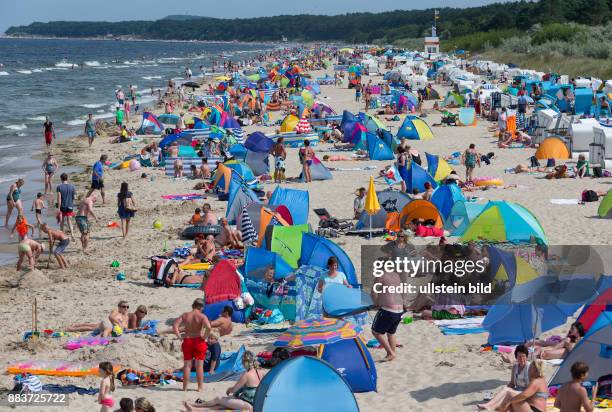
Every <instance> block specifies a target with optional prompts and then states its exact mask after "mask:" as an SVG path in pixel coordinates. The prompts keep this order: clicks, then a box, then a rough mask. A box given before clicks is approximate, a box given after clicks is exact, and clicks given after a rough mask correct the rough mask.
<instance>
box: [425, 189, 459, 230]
mask: <svg viewBox="0 0 612 412" xmlns="http://www.w3.org/2000/svg"><path fill="white" fill-rule="evenodd" d="M455 202H465V197H464V196H463V192H461V189H459V186H457V185H456V184H455V183H450V184H446V185H440V186H438V188H437V189H436V190H434V192H433V194H432V195H431V203H433V204H434V205H435V206H436V207H437V208H438V211H439V212H440V215H441V216H442V218H443V219H444V220H445V221H446V219H447V218H448V216H449V215H450V212H451V209H452V208H453V205H454V204H455Z"/></svg>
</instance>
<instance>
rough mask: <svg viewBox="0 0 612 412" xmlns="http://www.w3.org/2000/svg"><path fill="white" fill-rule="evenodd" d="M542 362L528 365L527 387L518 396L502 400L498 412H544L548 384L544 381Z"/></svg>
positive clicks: (538, 361) (536, 361)
mask: <svg viewBox="0 0 612 412" xmlns="http://www.w3.org/2000/svg"><path fill="white" fill-rule="evenodd" d="M542 368H543V361H542V360H541V359H536V360H534V361H533V362H531V365H529V386H527V388H526V389H525V390H524V391H523V392H521V393H519V394H518V395H515V396H512V395H510V394H509V395H508V397H507V398H506V399H505V400H504V402H503V403H502V405H501V407H500V408H499V411H500V412H544V411H546V399H548V384H547V383H546V379H544V371H543V369H542Z"/></svg>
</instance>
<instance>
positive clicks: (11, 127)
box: [4, 123, 28, 130]
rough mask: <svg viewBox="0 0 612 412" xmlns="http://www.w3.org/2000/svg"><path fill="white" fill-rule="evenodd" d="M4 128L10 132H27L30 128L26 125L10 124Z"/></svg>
mask: <svg viewBox="0 0 612 412" xmlns="http://www.w3.org/2000/svg"><path fill="white" fill-rule="evenodd" d="M4 128H6V129H9V130H25V129H27V128H28V126H26V125H25V124H23V123H22V124H9V125H7V126H4Z"/></svg>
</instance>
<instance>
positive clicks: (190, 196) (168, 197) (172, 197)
mask: <svg viewBox="0 0 612 412" xmlns="http://www.w3.org/2000/svg"><path fill="white" fill-rule="evenodd" d="M162 198H163V199H166V200H197V199H206V196H204V195H201V194H198V193H188V194H184V195H163V196H162Z"/></svg>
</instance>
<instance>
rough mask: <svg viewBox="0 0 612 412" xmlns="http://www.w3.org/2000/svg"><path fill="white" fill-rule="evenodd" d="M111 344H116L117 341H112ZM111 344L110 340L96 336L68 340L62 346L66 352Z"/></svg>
mask: <svg viewBox="0 0 612 412" xmlns="http://www.w3.org/2000/svg"><path fill="white" fill-rule="evenodd" d="M112 341H113V342H116V341H117V339H112ZM110 343H111V340H110V339H106V338H100V337H97V336H84V337H80V338H76V339H70V340H69V341H68V342H66V343H65V344H64V349H66V350H77V349H81V348H84V347H91V346H106V345H108V344H110Z"/></svg>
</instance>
